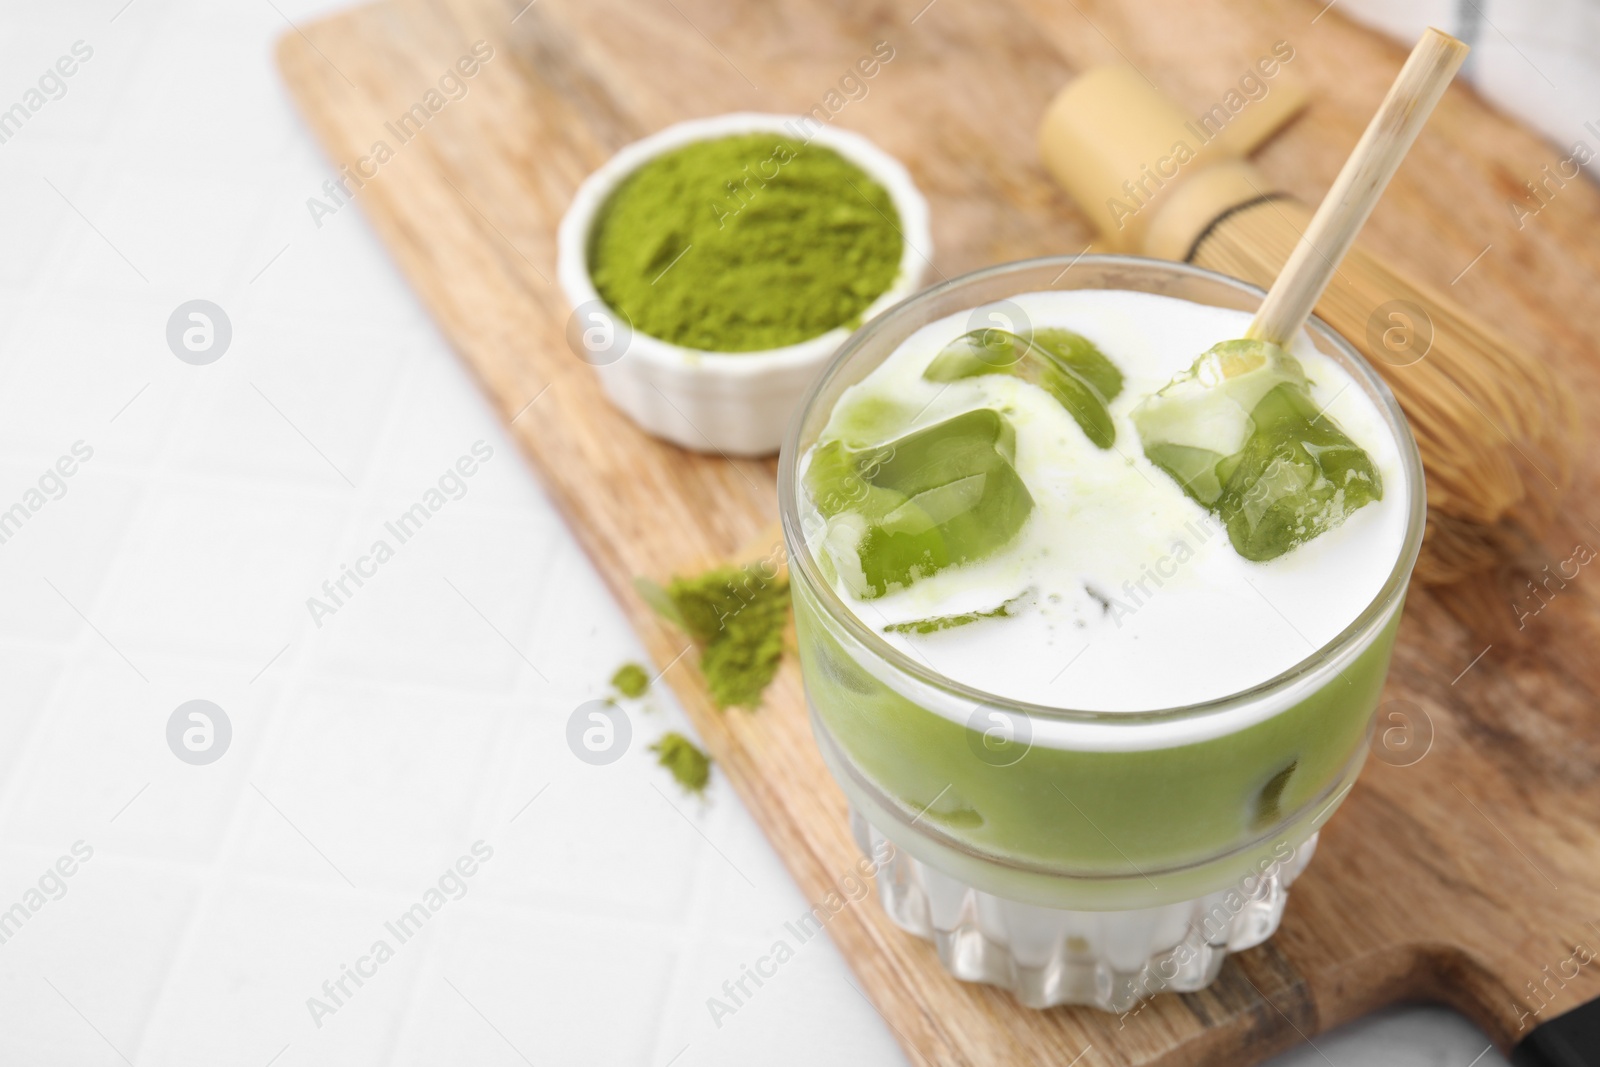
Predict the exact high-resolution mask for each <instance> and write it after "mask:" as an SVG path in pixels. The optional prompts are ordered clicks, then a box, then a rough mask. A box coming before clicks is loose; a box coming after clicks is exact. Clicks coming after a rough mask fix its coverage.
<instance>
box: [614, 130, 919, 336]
mask: <svg viewBox="0 0 1600 1067" xmlns="http://www.w3.org/2000/svg"><path fill="white" fill-rule="evenodd" d="M902 248H903V239H902V238H901V236H900V218H899V212H898V211H897V210H896V209H895V205H894V202H893V200H892V199H891V198H890V196H889V193H888V191H887V190H885V189H884V188H883V186H882V185H880V184H878V183H877V182H876V181H874V180H873V179H872V178H870V177H869V176H868V175H867V173H866V172H865V171H863V170H862V169H861V168H860V167H858V166H856V165H855V164H854V163H851V162H850V161H849V160H847V159H845V158H844V157H843V156H841V155H839V154H838V153H837V152H835V151H833V150H832V149H829V148H824V147H822V146H821V145H817V144H811V145H805V144H802V143H800V142H799V141H796V140H792V139H790V138H787V137H782V136H779V135H777V134H773V133H751V134H741V135H738V136H733V137H724V138H721V139H718V140H712V141H697V142H695V143H693V144H688V145H685V146H683V147H682V148H679V149H676V150H674V151H671V152H667V153H665V154H663V155H660V156H657V157H655V158H654V159H651V160H650V161H648V162H646V163H645V164H644V165H643V166H641V167H640V168H639V169H638V170H636V171H634V172H633V173H632V174H631V175H629V176H628V177H627V178H625V179H624V180H623V181H622V182H621V183H620V184H619V185H618V186H617V188H616V190H615V191H614V192H612V194H611V196H610V198H609V199H607V201H606V202H605V204H604V205H602V206H601V208H600V211H599V213H598V214H597V216H596V219H595V223H594V228H593V230H592V231H591V232H590V235H589V250H588V256H589V273H590V276H591V277H592V279H593V280H594V285H595V289H596V290H597V291H598V292H599V294H600V296H601V298H602V299H603V300H605V302H606V303H607V304H609V305H610V306H611V307H613V308H615V309H617V310H618V311H620V312H622V313H623V315H625V316H626V317H627V318H628V320H629V321H630V322H631V323H632V325H633V328H634V329H635V330H639V331H642V332H644V333H646V334H649V335H650V336H652V337H659V338H661V339H662V340H665V341H671V342H673V343H674V344H680V345H684V346H686V347H689V348H698V349H705V350H709V351H713V352H751V351H757V350H760V349H768V348H780V347H782V346H784V345H792V344H796V343H798V342H800V341H804V340H807V339H809V338H812V337H816V336H818V335H820V334H824V333H827V332H828V331H829V330H831V329H833V328H834V327H836V326H841V325H848V326H852V327H853V326H854V325H855V324H856V323H858V322H859V321H860V318H861V315H862V313H863V312H864V311H866V309H867V308H868V306H870V305H871V304H872V302H873V301H874V300H876V299H877V298H878V297H879V296H881V295H882V294H883V293H884V292H885V291H886V290H887V289H888V288H889V287H890V286H891V285H893V284H894V281H895V278H896V277H897V276H898V274H899V272H900V258H901V251H902Z"/></svg>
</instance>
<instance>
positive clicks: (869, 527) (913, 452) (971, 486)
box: [805, 408, 1033, 599]
mask: <svg viewBox="0 0 1600 1067" xmlns="http://www.w3.org/2000/svg"><path fill="white" fill-rule="evenodd" d="M1015 449H1016V441H1015V433H1014V431H1013V430H1012V427H1011V424H1010V423H1009V422H1008V421H1006V419H1005V417H1004V416H1002V415H1001V414H1000V413H999V412H997V411H994V410H992V409H990V408H977V409H975V410H973V411H967V412H964V413H962V414H960V415H956V416H955V417H953V418H949V419H946V420H945V421H943V422H940V423H936V424H934V425H932V426H928V427H925V428H923V429H920V430H916V431H913V432H912V433H909V434H906V435H905V436H904V437H901V438H898V439H897V440H894V441H890V442H889V443H887V444H883V445H878V446H874V447H868V448H853V447H851V446H849V445H846V444H844V443H843V442H841V441H838V440H831V441H827V442H824V443H822V444H820V445H818V446H817V448H816V450H815V451H814V452H813V453H812V456H811V462H810V465H809V466H808V467H807V468H806V474H805V482H806V489H807V491H808V492H809V493H810V495H811V499H812V501H813V503H814V504H815V505H816V507H817V510H818V511H819V512H820V513H821V514H822V516H823V517H824V518H826V519H827V520H828V529H827V533H826V535H825V538H824V543H823V552H824V554H825V555H826V556H827V558H828V559H829V560H830V561H831V563H832V566H833V567H834V568H836V570H837V573H838V574H839V575H840V576H841V577H843V578H844V579H845V581H846V582H847V583H848V584H849V585H850V587H851V588H852V590H853V591H854V592H855V593H856V595H857V596H860V597H862V598H863V599H872V598H875V597H880V596H883V595H884V594H885V593H887V592H889V591H890V590H892V589H894V588H896V587H899V586H905V585H909V584H911V583H912V582H913V581H915V580H916V579H918V578H925V577H928V576H929V575H932V574H935V573H937V572H939V571H940V570H943V569H944V568H945V567H949V566H953V565H955V564H959V563H968V562H971V561H974V560H978V559H982V558H984V557H986V556H988V555H991V554H992V553H994V552H995V551H996V550H998V549H999V548H1000V547H1002V546H1003V545H1005V544H1006V542H1008V541H1010V540H1011V538H1012V537H1013V536H1015V534H1016V532H1017V531H1018V530H1019V529H1021V527H1022V524H1023V522H1024V521H1025V520H1026V519H1027V517H1028V514H1029V513H1030V512H1031V511H1032V509H1033V497H1032V496H1030V495H1029V493H1028V488H1027V486H1026V485H1024V484H1023V482H1022V479H1021V477H1020V476H1019V475H1018V474H1017V472H1016V468H1015V467H1013V466H1012V459H1013V457H1014V455H1015Z"/></svg>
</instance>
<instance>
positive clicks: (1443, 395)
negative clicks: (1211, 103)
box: [1039, 31, 1573, 582]
mask: <svg viewBox="0 0 1600 1067" xmlns="http://www.w3.org/2000/svg"><path fill="white" fill-rule="evenodd" d="M1452 45H1453V46H1454V47H1457V48H1460V49H1462V53H1463V54H1464V49H1465V46H1462V45H1460V43H1459V42H1455V41H1454V39H1453V38H1450V37H1448V35H1446V34H1442V33H1439V32H1438V31H1429V34H1428V35H1427V36H1425V37H1424V39H1423V41H1422V42H1420V43H1419V45H1418V51H1419V52H1422V51H1424V49H1426V50H1427V51H1428V54H1431V55H1433V56H1434V58H1435V59H1437V58H1439V57H1440V56H1448V55H1449V54H1450V53H1451V46H1452ZM1417 57H1418V53H1416V52H1414V53H1413V57H1412V60H1410V61H1408V64H1407V68H1406V70H1407V71H1412V72H1413V73H1415V68H1414V66H1413V65H1414V64H1415V63H1416V62H1417V61H1418V58H1417ZM1456 62H1457V64H1459V58H1458V59H1457V60H1456ZM1450 69H1451V72H1452V73H1453V71H1454V67H1451V68H1450ZM1401 79H1402V80H1401V81H1397V82H1396V85H1395V87H1394V88H1393V89H1391V90H1390V97H1389V98H1388V99H1386V101H1385V107H1384V108H1380V111H1379V118H1380V119H1381V118H1383V116H1384V114H1385V109H1387V107H1388V105H1389V103H1390V101H1392V100H1393V99H1394V96H1395V93H1397V92H1399V91H1400V87H1401V85H1402V83H1403V82H1404V81H1405V79H1406V72H1405V71H1403V72H1402V76H1401ZM1444 80H1445V81H1446V82H1448V80H1449V79H1448V78H1446V79H1444ZM1442 91H1443V84H1440V86H1439V92H1442ZM1437 99H1438V97H1437V95H1435V97H1434V98H1433V100H1430V101H1429V102H1428V104H1427V107H1425V108H1423V109H1422V115H1423V116H1425V115H1426V113H1427V111H1428V110H1429V109H1431V108H1432V106H1433V103H1434V102H1436V101H1437ZM1304 102H1305V98H1304V96H1303V94H1299V93H1297V92H1295V91H1294V90H1293V89H1292V88H1291V87H1290V86H1288V85H1282V86H1280V87H1279V88H1277V89H1275V90H1274V91H1273V92H1272V93H1270V94H1268V95H1267V96H1265V97H1264V98H1262V99H1260V100H1258V101H1255V102H1253V103H1252V104H1251V105H1250V106H1249V107H1248V108H1246V109H1245V110H1244V111H1243V112H1241V113H1240V115H1239V116H1238V118H1237V119H1235V120H1234V121H1233V122H1232V123H1231V124H1229V125H1226V126H1223V127H1221V128H1220V130H1213V129H1212V128H1211V127H1210V126H1209V125H1207V126H1204V127H1202V126H1200V125H1197V124H1196V123H1195V122H1190V121H1187V120H1186V119H1185V117H1184V115H1183V113H1182V112H1181V111H1179V109H1178V108H1177V107H1176V105H1174V104H1173V103H1172V102H1171V101H1170V100H1168V99H1167V98H1166V97H1165V96H1163V95H1162V94H1161V93H1160V92H1159V91H1158V90H1156V89H1155V88H1154V87H1153V86H1152V85H1151V84H1150V83H1149V82H1148V81H1146V80H1145V79H1144V77H1143V76H1142V75H1140V74H1139V73H1138V72H1136V71H1134V70H1133V69H1132V68H1131V67H1126V66H1115V67H1102V68H1098V69H1096V70H1092V71H1089V72H1087V73H1085V74H1084V75H1082V76H1080V77H1079V78H1078V79H1077V80H1076V81H1074V82H1073V83H1072V84H1071V85H1069V86H1067V87H1066V88H1065V89H1063V90H1062V91H1061V93H1060V94H1059V95H1058V96H1057V97H1056V99H1055V101H1054V102H1053V103H1052V104H1051V105H1050V107H1049V109H1048V110H1047V112H1046V114H1045V117H1044V120H1043V122H1042V124H1041V126H1040V131H1039V139H1040V148H1041V151H1042V154H1043V156H1044V160H1045V163H1046V165H1047V166H1048V167H1049V169H1050V171H1051V173H1052V174H1054V175H1055V177H1056V178H1057V180H1058V181H1060V182H1061V184H1062V185H1063V186H1065V187H1066V189H1067V191H1068V192H1069V193H1071V194H1072V195H1073V197H1074V198H1075V199H1076V200H1077V202H1078V203H1079V205H1080V206H1081V207H1082V208H1083V210H1084V211H1085V212H1086V213H1087V214H1088V215H1089V216H1090V217H1091V218H1092V219H1093V221H1094V222H1095V223H1096V225H1097V227H1098V228H1099V230H1100V232H1101V234H1102V236H1103V238H1104V240H1105V242H1106V243H1107V244H1110V245H1111V246H1112V247H1114V248H1116V249H1117V250H1120V251H1131V252H1139V253H1142V254H1145V255H1153V256H1158V257H1160V258H1164V259H1177V260H1186V261H1188V262H1191V263H1194V264H1196V265H1198V266H1202V267H1207V268H1210V269H1212V270H1215V271H1218V272H1220V273H1223V274H1228V275H1232V276H1234V277H1236V278H1241V279H1243V280H1245V281H1249V282H1252V283H1254V284H1256V285H1260V286H1263V287H1267V286H1272V285H1273V283H1274V281H1275V280H1276V279H1278V278H1279V277H1280V275H1282V274H1284V273H1285V271H1286V270H1287V267H1288V265H1289V264H1290V262H1291V260H1292V259H1293V258H1294V257H1295V255H1296V252H1297V248H1299V247H1300V246H1301V245H1302V244H1303V243H1306V244H1307V247H1306V249H1305V250H1304V251H1302V252H1300V253H1299V255H1300V256H1301V257H1302V258H1304V257H1307V256H1309V257H1313V258H1316V257H1318V256H1319V255H1320V256H1325V257H1326V259H1328V260H1331V261H1332V263H1334V264H1337V272H1336V273H1335V272H1334V271H1332V270H1331V269H1329V270H1327V271H1326V274H1327V277H1324V278H1322V279H1321V280H1320V284H1319V286H1318V291H1319V292H1320V293H1321V296H1320V299H1318V298H1317V296H1316V294H1315V293H1313V294H1312V300H1313V301H1315V303H1316V312H1317V314H1318V315H1319V316H1321V317H1322V319H1323V320H1324V321H1326V322H1327V323H1328V324H1329V325H1330V326H1332V327H1333V329H1334V330H1335V331H1337V332H1338V333H1339V334H1340V335H1342V336H1343V337H1345V338H1346V339H1347V340H1349V341H1350V343H1351V344H1352V345H1354V346H1355V347H1356V348H1357V349H1359V350H1360V351H1361V352H1362V353H1363V354H1364V355H1365V356H1366V357H1367V359H1368V360H1369V361H1370V362H1371V363H1372V365H1373V366H1374V367H1375V368H1376V369H1377V370H1378V371H1379V372H1380V373H1381V374H1382V375H1383V376H1384V378H1385V380H1386V381H1387V382H1388V383H1389V386H1390V388H1392V389H1393V390H1394V393H1395V396H1396V398H1397V399H1398V400H1399V401H1400V405H1401V407H1402V408H1403V409H1404V410H1405V412H1406V417H1407V419H1408V421H1409V422H1410V423H1411V428H1412V431H1413V433H1414V434H1415V435H1416V438H1417V445H1418V448H1419V449H1420V451H1421V453H1422V458H1423V466H1424V468H1425V470H1426V474H1427V486H1428V533H1427V539H1426V541H1425V543H1424V546H1423V553H1422V558H1421V559H1420V560H1419V562H1418V565H1417V573H1418V575H1419V577H1421V578H1422V579H1423V580H1425V581H1431V582H1441V581H1452V580H1455V579H1457V578H1460V577H1462V576H1464V575H1466V574H1468V573H1471V572H1473V571H1477V570H1481V569H1484V568H1486V567H1488V566H1489V565H1491V564H1492V563H1493V562H1494V561H1495V560H1496V558H1497V556H1498V546H1499V543H1500V541H1501V539H1502V537H1503V527H1504V525H1505V520H1506V519H1507V518H1508V517H1509V515H1510V513H1511V512H1512V510H1513V509H1519V514H1521V515H1522V516H1523V518H1524V521H1525V523H1526V520H1529V519H1531V520H1533V523H1534V524H1538V523H1539V522H1542V521H1544V520H1546V519H1548V518H1549V516H1550V515H1551V513H1552V512H1553V510H1554V507H1553V506H1554V503H1555V501H1556V498H1557V497H1558V496H1559V493H1560V491H1561V490H1562V489H1564V488H1565V485H1566V482H1567V478H1568V467H1567V463H1566V460H1565V451H1564V448H1563V445H1564V443H1565V440H1566V438H1567V437H1568V436H1569V434H1570V431H1571V427H1572V421H1573V414H1572V408H1571V404H1570V402H1569V401H1568V399H1567V398H1566V396H1565V395H1564V394H1563V393H1562V392H1561V391H1560V390H1559V389H1558V387H1557V384H1556V382H1555V381H1554V379H1553V377H1552V376H1551V375H1550V374H1549V373H1548V372H1547V370H1546V369H1545V367H1544V366H1543V365H1542V364H1541V363H1539V362H1538V361H1536V360H1534V359H1533V358H1531V357H1530V356H1529V355H1528V354H1527V353H1526V352H1525V351H1523V350H1521V349H1518V348H1517V347H1515V346H1513V345H1512V344H1511V342H1510V341H1508V340H1507V339H1505V338H1504V337H1502V336H1501V335H1499V333H1498V332H1496V331H1495V330H1493V329H1491V328H1490V327H1488V326H1487V325H1486V324H1484V323H1483V322H1481V321H1480V320H1479V319H1477V318H1476V317H1475V316H1473V315H1472V314H1470V313H1469V312H1467V311H1466V310H1465V309H1464V308H1462V307H1461V306H1460V305H1458V304H1456V303H1455V302H1454V301H1452V300H1450V299H1448V298H1446V297H1444V296H1443V295H1441V294H1440V293H1438V292H1437V291H1435V290H1433V289H1431V288H1429V287H1427V286H1425V285H1422V284H1420V283H1418V282H1416V281H1413V280H1411V279H1408V278H1406V277H1404V276H1403V275H1401V274H1400V273H1398V272H1397V271H1395V270H1394V269H1392V268H1391V267H1389V266H1388V265H1386V264H1385V263H1384V262H1382V261H1381V260H1379V259H1378V258H1377V257H1376V256H1374V255H1372V254H1371V253H1369V252H1366V251H1363V250H1362V249H1361V247H1360V246H1359V245H1357V246H1355V247H1349V243H1350V238H1353V236H1354V232H1355V228H1357V227H1359V225H1360V222H1361V221H1364V220H1365V218H1366V213H1365V212H1362V213H1361V215H1360V218H1359V219H1357V220H1355V226H1354V227H1351V228H1349V232H1348V234H1345V235H1344V237H1343V241H1344V243H1343V246H1341V248H1340V249H1339V254H1335V252H1334V250H1333V248H1332V247H1331V245H1330V238H1331V237H1332V236H1333V235H1332V234H1330V233H1328V232H1326V231H1323V232H1320V233H1319V234H1313V233H1312V227H1313V225H1314V219H1313V215H1312V211H1311V209H1310V208H1308V207H1306V206H1305V205H1303V204H1301V203H1299V202H1298V201H1296V200H1294V199H1293V198H1291V197H1289V196H1287V195H1285V194H1283V193H1281V192H1277V191H1275V190H1274V188H1273V186H1272V184H1271V182H1270V181H1269V180H1268V179H1267V178H1266V177H1265V176H1264V175H1262V174H1261V173H1260V172H1259V171H1257V170H1256V169H1255V168H1254V167H1252V166H1250V165H1249V164H1248V163H1246V162H1244V161H1243V159H1242V158H1240V157H1241V156H1243V155H1244V154H1245V153H1246V152H1248V151H1250V150H1251V149H1252V148H1253V147H1254V146H1255V145H1256V144H1257V143H1259V142H1260V141H1261V140H1263V139H1265V138H1266V137H1267V136H1269V135H1270V134H1271V133H1272V132H1274V130H1276V128H1277V127H1278V126H1279V125H1281V123H1282V122H1284V121H1286V120H1287V119H1288V118H1290V117H1292V116H1293V115H1294V114H1295V113H1296V112H1297V111H1298V110H1299V108H1300V107H1301V106H1302V105H1303V104H1304ZM1403 117H1405V115H1404V114H1402V113H1400V112H1396V113H1393V114H1391V115H1390V118H1391V119H1393V120H1396V121H1398V120H1399V119H1400V118H1403ZM1377 123H1378V120H1374V125H1373V126H1371V127H1369V128H1368V131H1367V133H1366V134H1365V135H1363V142H1362V143H1363V144H1365V143H1366V141H1367V139H1368V138H1371V137H1373V136H1375V130H1376V128H1377ZM1420 124H1421V123H1420V120H1418V121H1417V122H1416V125H1417V126H1420ZM1414 135H1415V131H1413V136H1414ZM1405 144H1406V146H1409V144H1410V141H1409V140H1407V141H1406V142H1405ZM1180 145H1181V146H1182V148H1181V150H1180ZM1359 151H1360V146H1358V152H1359ZM1401 151H1402V154H1403V151H1404V149H1403V148H1402V150H1401ZM1352 158H1353V159H1354V157H1352ZM1392 162H1393V164H1394V165H1398V162H1399V157H1398V156H1396V157H1395V158H1394V160H1393V161H1392ZM1349 166H1350V164H1347V166H1346V170H1348V169H1349ZM1392 173H1393V166H1391V167H1390V168H1389V171H1388V173H1387V174H1384V175H1383V177H1382V182H1380V183H1379V186H1378V187H1379V188H1380V189H1381V187H1382V183H1386V182H1387V181H1388V176H1389V174H1392ZM1371 177H1372V175H1370V174H1369V175H1367V178H1368V179H1370V178H1371ZM1345 179H1346V174H1345V173H1343V172H1341V175H1340V177H1339V179H1338V181H1337V182H1336V184H1335V186H1334V189H1333V190H1332V191H1331V192H1330V198H1332V197H1333V196H1334V194H1335V193H1340V189H1341V184H1340V183H1343V182H1344V181H1345ZM1352 180H1353V179H1352ZM1355 191H1356V190H1355V189H1354V187H1351V188H1346V189H1344V190H1343V193H1342V194H1341V195H1342V196H1344V197H1345V198H1348V197H1349V196H1351V195H1352V194H1353V193H1354V192H1355ZM1368 208H1369V210H1370V204H1369V205H1368ZM1324 210H1331V208H1330V206H1329V204H1328V203H1325V204H1324ZM1303 235H1305V236H1311V237H1313V240H1312V241H1311V242H1303ZM1345 248H1348V254H1344V250H1345ZM1341 255H1342V256H1343V258H1342V261H1341ZM1330 280H1331V281H1332V284H1331V285H1329V284H1328V283H1329V281H1330ZM1322 286H1326V289H1325V290H1323V289H1322ZM1275 295H1276V294H1274V296H1275ZM1271 302H1272V297H1269V301H1268V303H1269V304H1270V303H1271ZM1306 306H1307V309H1308V310H1309V307H1310V301H1307V302H1306ZM1267 310H1268V309H1267V306H1265V305H1264V306H1263V308H1262V311H1263V314H1265V313H1266V311H1267ZM1303 322H1304V315H1303V314H1302V315H1301V317H1300V319H1299V320H1297V321H1296V323H1295V328H1296V329H1298V327H1299V325H1300V324H1301V323H1303ZM1261 336H1265V335H1261ZM1269 339H1273V340H1279V339H1280V338H1276V337H1274V338H1269Z"/></svg>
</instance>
